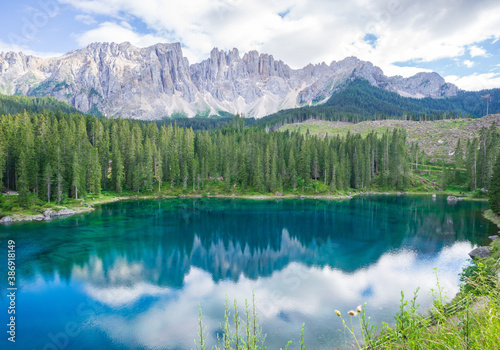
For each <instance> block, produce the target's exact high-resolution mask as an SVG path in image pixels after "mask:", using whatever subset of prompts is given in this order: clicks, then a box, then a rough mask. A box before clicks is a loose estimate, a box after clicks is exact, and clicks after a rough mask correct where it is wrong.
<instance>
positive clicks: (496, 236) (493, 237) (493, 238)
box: [488, 235, 498, 241]
mask: <svg viewBox="0 0 500 350" xmlns="http://www.w3.org/2000/svg"><path fill="white" fill-rule="evenodd" d="M488 238H489V239H491V240H492V241H494V240H495V239H497V238H498V235H494V236H489V237H488Z"/></svg>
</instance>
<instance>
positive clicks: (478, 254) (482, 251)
mask: <svg viewBox="0 0 500 350" xmlns="http://www.w3.org/2000/svg"><path fill="white" fill-rule="evenodd" d="M490 255H491V251H490V248H489V247H477V248H475V249H473V250H472V251H471V252H470V253H469V256H470V257H471V258H472V259H476V258H481V259H484V258H487V257H489V256H490Z"/></svg>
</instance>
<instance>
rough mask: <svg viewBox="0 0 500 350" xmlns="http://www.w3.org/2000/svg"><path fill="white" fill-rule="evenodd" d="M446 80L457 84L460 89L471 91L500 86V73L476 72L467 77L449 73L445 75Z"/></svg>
mask: <svg viewBox="0 0 500 350" xmlns="http://www.w3.org/2000/svg"><path fill="white" fill-rule="evenodd" d="M445 80H446V81H447V82H449V83H452V84H455V85H457V86H458V87H459V88H460V89H463V90H470V91H479V90H484V89H494V88H498V87H499V86H500V74H498V73H491V72H490V73H484V74H477V73H474V74H472V75H468V76H465V77H458V76H456V75H449V76H446V77H445Z"/></svg>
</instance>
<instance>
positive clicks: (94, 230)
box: [0, 195, 497, 350]
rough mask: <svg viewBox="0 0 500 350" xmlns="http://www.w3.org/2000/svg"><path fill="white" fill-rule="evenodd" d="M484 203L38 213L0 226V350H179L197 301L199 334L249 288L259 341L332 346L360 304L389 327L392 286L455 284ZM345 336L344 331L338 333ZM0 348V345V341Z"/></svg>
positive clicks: (394, 303) (216, 326) (395, 303)
mask: <svg viewBox="0 0 500 350" xmlns="http://www.w3.org/2000/svg"><path fill="white" fill-rule="evenodd" d="M487 208H488V204H487V203H486V202H473V201H461V202H458V203H455V204H449V203H447V201H446V197H438V198H437V199H436V200H433V199H432V198H431V196H375V195H374V196H365V197H355V198H353V199H352V200H346V201H328V200H312V199H306V200H276V201H275V200H243V199H168V200H167V199H162V200H160V199H158V200H139V201H135V200H133V201H123V202H116V203H111V204H107V205H103V206H101V207H98V208H96V210H95V211H94V212H92V213H89V214H82V215H77V216H73V217H69V218H66V219H60V220H54V221H51V222H47V223H45V222H42V223H38V222H33V223H19V224H12V225H9V226H5V225H4V226H0V241H1V242H2V245H3V248H2V252H3V253H2V254H4V256H5V257H4V258H2V260H1V261H2V263H1V267H0V271H1V272H2V274H1V275H2V276H4V277H2V279H1V282H0V287H1V289H2V295H3V297H2V299H1V301H0V322H1V324H3V325H4V326H3V329H4V331H2V333H1V334H2V339H1V340H0V344H1V345H2V346H1V348H2V349H6V348H15V349H44V350H54V349H63V348H64V349H129V348H133V349H192V348H195V346H194V339H195V338H196V337H197V331H198V329H197V323H198V305H201V308H202V310H203V314H204V319H203V322H204V325H205V326H206V327H207V331H208V337H209V341H210V344H214V341H215V338H216V335H217V333H218V332H220V329H221V322H223V320H224V303H225V298H226V296H227V298H228V299H229V301H230V304H231V305H232V303H233V300H234V299H237V300H238V304H239V308H240V312H241V317H242V318H243V317H244V315H243V311H244V301H245V299H249V300H250V299H251V298H252V290H255V295H256V300H257V311H258V313H259V321H260V324H261V326H262V327H263V333H266V334H267V338H266V345H267V346H268V349H279V348H280V347H281V348H285V345H286V343H287V341H288V340H292V341H293V344H292V346H291V347H290V349H297V348H298V341H299V338H300V337H299V336H300V329H301V326H302V324H303V323H305V345H306V347H307V348H308V349H317V350H322V349H332V348H334V347H342V346H343V344H344V342H345V337H346V335H345V334H344V333H341V332H339V331H338V329H342V325H341V322H340V319H339V318H338V317H337V316H335V314H334V310H335V309H338V310H340V311H341V312H342V313H343V314H344V315H346V313H347V311H348V310H350V309H355V307H356V306H357V305H359V304H363V303H366V305H367V310H368V314H369V315H370V317H371V320H372V323H374V324H378V325H380V324H381V322H382V321H385V322H389V323H393V317H394V315H395V313H396V312H397V311H398V308H399V299H400V296H401V295H400V293H401V291H404V293H405V296H407V297H408V298H411V297H412V295H413V292H414V291H415V290H416V289H417V288H418V287H420V291H419V298H418V301H419V303H420V304H421V310H422V311H425V309H426V308H428V307H429V306H430V303H431V295H430V290H431V289H432V288H434V289H435V288H436V276H435V270H434V268H437V273H438V276H439V283H440V285H441V286H442V287H443V288H444V291H445V293H446V294H447V296H448V298H451V297H453V296H454V294H455V293H456V292H457V291H458V284H459V277H458V273H459V272H460V271H461V269H462V267H463V266H464V265H465V264H467V259H468V255H467V253H468V252H469V251H471V250H472V248H473V247H474V246H476V245H484V244H487V243H488V238H487V237H488V236H489V235H492V234H495V233H496V231H497V230H496V227H495V226H494V225H493V224H491V223H489V222H488V221H486V220H485V219H483V218H482V216H481V211H482V210H485V209H487ZM9 239H13V240H15V242H16V254H17V256H16V267H17V270H16V272H17V286H18V290H17V292H16V293H17V299H16V326H17V329H16V330H17V333H16V344H15V346H12V344H10V343H9V342H8V341H7V335H6V333H5V331H6V330H7V327H6V324H7V323H8V322H9V321H8V314H7V309H8V302H9V300H8V299H7V293H6V290H7V277H6V276H7V263H6V262H7V241H8V240H9ZM347 339H348V340H350V339H351V338H349V337H347ZM6 346H8V347H6Z"/></svg>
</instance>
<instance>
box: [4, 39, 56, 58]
mask: <svg viewBox="0 0 500 350" xmlns="http://www.w3.org/2000/svg"><path fill="white" fill-rule="evenodd" d="M10 51H12V52H22V53H24V54H25V55H33V56H37V57H43V58H49V57H58V56H61V55H62V53H60V52H50V51H49V52H48V51H35V50H30V49H29V48H28V47H27V46H24V45H14V44H8V43H4V42H3V41H1V40H0V53H1V52H10Z"/></svg>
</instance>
